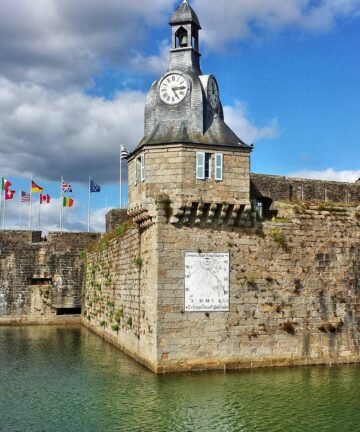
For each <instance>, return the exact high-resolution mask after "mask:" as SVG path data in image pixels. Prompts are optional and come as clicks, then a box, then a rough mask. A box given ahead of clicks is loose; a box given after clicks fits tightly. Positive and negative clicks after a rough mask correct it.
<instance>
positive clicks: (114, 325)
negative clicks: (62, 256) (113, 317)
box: [111, 324, 120, 333]
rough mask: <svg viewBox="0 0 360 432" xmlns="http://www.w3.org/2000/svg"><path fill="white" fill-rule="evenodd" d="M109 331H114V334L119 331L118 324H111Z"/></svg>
mask: <svg viewBox="0 0 360 432" xmlns="http://www.w3.org/2000/svg"><path fill="white" fill-rule="evenodd" d="M111 330H112V331H114V332H116V333H118V332H119V330H120V327H119V324H113V325H112V326H111Z"/></svg>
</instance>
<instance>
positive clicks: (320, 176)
mask: <svg viewBox="0 0 360 432" xmlns="http://www.w3.org/2000/svg"><path fill="white" fill-rule="evenodd" d="M289 176H290V177H297V178H306V179H317V180H333V181H339V182H350V183H352V182H355V181H356V180H358V179H359V178H360V170H343V171H336V170H334V169H333V168H328V169H326V170H323V171H312V170H302V171H297V172H293V173H290V174H289Z"/></svg>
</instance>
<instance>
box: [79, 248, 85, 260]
mask: <svg viewBox="0 0 360 432" xmlns="http://www.w3.org/2000/svg"><path fill="white" fill-rule="evenodd" d="M79 256H80V259H81V260H83V261H85V260H86V250H84V249H81V250H80V251H79Z"/></svg>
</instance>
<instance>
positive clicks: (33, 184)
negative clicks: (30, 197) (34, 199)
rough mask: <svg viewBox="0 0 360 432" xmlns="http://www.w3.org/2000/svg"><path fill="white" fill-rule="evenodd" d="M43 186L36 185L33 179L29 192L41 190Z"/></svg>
mask: <svg viewBox="0 0 360 432" xmlns="http://www.w3.org/2000/svg"><path fill="white" fill-rule="evenodd" d="M43 190H44V188H42V187H41V186H38V185H37V184H36V183H35V182H34V181H31V192H32V193H37V192H43Z"/></svg>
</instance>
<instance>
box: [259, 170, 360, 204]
mask: <svg viewBox="0 0 360 432" xmlns="http://www.w3.org/2000/svg"><path fill="white" fill-rule="evenodd" d="M251 197H252V198H259V197H268V198H271V199H272V200H274V201H279V200H295V201H333V202H342V203H350V202H360V183H359V182H357V183H343V182H334V181H322V180H307V179H297V178H291V177H282V176H273V175H266V174H251Z"/></svg>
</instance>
